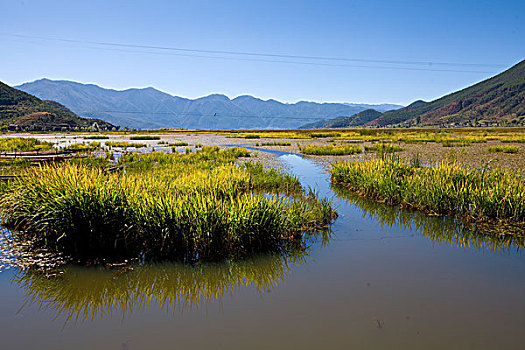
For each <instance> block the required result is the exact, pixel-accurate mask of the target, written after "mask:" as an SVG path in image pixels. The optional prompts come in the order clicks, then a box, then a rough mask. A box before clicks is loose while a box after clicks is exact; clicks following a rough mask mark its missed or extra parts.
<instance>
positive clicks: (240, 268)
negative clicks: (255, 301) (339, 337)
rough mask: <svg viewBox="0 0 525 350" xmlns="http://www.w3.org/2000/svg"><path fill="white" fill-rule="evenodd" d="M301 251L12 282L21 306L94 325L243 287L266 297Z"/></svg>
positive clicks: (29, 275)
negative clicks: (116, 316)
mask: <svg viewBox="0 0 525 350" xmlns="http://www.w3.org/2000/svg"><path fill="white" fill-rule="evenodd" d="M307 256H308V253H307V252H306V251H303V250H299V251H297V252H294V253H291V254H288V255H267V256H259V257H256V258H251V259H246V260H241V261H227V262H222V263H206V264H205V263H197V264H195V265H187V264H182V263H158V264H145V265H132V266H129V267H124V268H122V269H118V270H115V269H112V270H108V269H103V268H86V267H79V266H73V265H70V266H66V267H64V268H62V269H60V270H59V271H58V272H59V273H57V274H56V275H55V276H53V277H50V276H49V274H46V273H43V272H41V271H40V272H38V271H34V270H26V271H21V272H19V273H18V274H17V276H16V277H15V282H16V283H17V284H18V286H19V287H20V288H21V289H22V290H23V292H24V293H25V294H26V295H27V296H28V298H29V300H28V303H27V304H26V305H35V304H36V305H37V306H38V307H39V308H43V309H47V310H52V311H54V312H56V313H57V318H58V317H64V318H65V322H66V324H67V323H69V322H77V321H86V320H91V321H95V320H97V319H102V318H105V317H110V316H112V315H113V314H115V313H119V312H121V313H122V316H123V317H125V316H127V315H129V316H131V315H132V314H133V312H136V311H138V310H141V309H145V308H147V307H151V306H157V307H159V308H161V309H166V310H173V311H174V310H176V309H177V308H179V309H181V310H184V309H185V308H188V307H190V308H192V307H199V306H200V305H201V304H206V303H208V302H213V301H217V300H220V299H221V298H222V296H223V295H224V294H235V293H236V291H237V290H239V289H241V288H243V287H248V288H253V289H255V290H256V291H257V292H259V293H262V292H269V291H271V290H273V289H274V288H276V287H277V286H278V285H279V284H283V283H284V281H285V278H286V277H287V276H288V275H289V274H290V272H291V270H292V269H293V268H294V267H295V266H297V265H301V264H304V263H305V262H306V260H307Z"/></svg>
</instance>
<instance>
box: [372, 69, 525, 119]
mask: <svg viewBox="0 0 525 350" xmlns="http://www.w3.org/2000/svg"><path fill="white" fill-rule="evenodd" d="M523 120H525V61H521V62H520V63H518V64H516V65H515V66H513V67H512V68H510V69H508V70H506V71H505V72H503V73H501V74H498V75H496V76H494V77H492V78H490V79H487V80H484V81H482V82H480V83H478V84H476V85H473V86H471V87H468V88H466V89H463V90H461V91H458V92H455V93H452V94H450V95H446V96H444V97H441V98H440V99H437V100H435V101H432V102H428V103H425V102H423V101H416V102H415V103H413V104H411V105H409V106H407V107H405V108H401V109H398V110H395V111H388V112H385V113H383V115H382V116H380V117H379V118H377V119H374V120H373V121H371V122H369V123H368V124H367V125H369V126H386V125H395V124H400V123H405V124H409V125H422V126H423V125H450V124H452V123H454V124H456V125H457V124H459V125H465V124H473V123H477V124H479V123H499V124H504V123H508V122H513V123H514V124H517V123H521V122H523Z"/></svg>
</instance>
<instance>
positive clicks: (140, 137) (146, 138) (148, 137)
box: [129, 135, 160, 141]
mask: <svg viewBox="0 0 525 350" xmlns="http://www.w3.org/2000/svg"><path fill="white" fill-rule="evenodd" d="M129 139H130V140H144V141H146V140H160V136H152V135H136V136H131V137H130V138H129Z"/></svg>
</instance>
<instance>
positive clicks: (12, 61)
mask: <svg viewBox="0 0 525 350" xmlns="http://www.w3.org/2000/svg"><path fill="white" fill-rule="evenodd" d="M0 14H1V20H0V33H2V34H1V35H0V45H1V46H0V47H1V48H2V50H1V52H2V53H1V54H0V67H1V69H0V80H1V81H4V82H6V83H7V84H10V85H16V84H20V83H23V82H27V81H32V80H35V79H39V78H43V77H47V78H51V79H68V80H74V81H79V82H85V83H95V84H98V85H101V86H104V87H109V88H116V89H123V88H128V87H146V86H153V87H155V88H158V89H160V90H163V91H166V92H169V93H171V94H175V95H180V96H185V97H191V98H194V97H199V96H204V95H207V94H210V93H224V94H226V95H228V96H230V97H235V96H238V95H241V94H251V95H254V96H258V97H261V98H265V99H266V98H275V99H278V100H281V101H289V102H294V101H298V100H311V101H340V102H369V103H381V102H390V103H401V104H408V103H410V102H412V101H413V100H416V99H425V100H430V99H434V98H437V97H439V96H441V95H443V94H446V93H449V92H452V91H455V90H457V89H460V88H462V87H466V86H468V85H470V84H472V83H475V82H478V81H481V80H483V79H485V78H487V77H489V76H491V75H493V73H496V72H499V71H501V70H504V69H505V68H507V67H509V66H511V65H513V64H515V63H517V62H519V61H520V60H522V59H524V58H525V25H524V23H525V1H523V0H520V1H504V0H503V1H483V0H476V1H421V0H420V1H373V0H368V1H320V0H319V1H308V0H302V1H211V0H208V1H197V0H186V1H176V0H175V1H154V0H150V1H108V0H104V1H98V0H91V1H71V0H68V1H42V0H40V1H34V0H24V1H16V0H0ZM5 34H18V35H26V36H33V37H34V36H39V37H44V38H48V39H49V38H55V39H70V40H74V41H72V42H65V41H56V40H44V39H37V38H29V37H15V36H11V35H5ZM77 41H83V42H84V43H80V42H77ZM87 41H90V42H112V43H123V44H138V45H149V46H162V47H172V48H188V49H197V50H221V51H238V52H251V53H264V54H284V55H297V56H323V57H331V58H349V59H364V60H387V61H391V60H394V61H408V62H417V61H423V62H433V63H434V64H433V65H431V66H429V65H427V64H400V63H398V64H391V63H374V62H366V61H365V62H356V61H329V60H328V61H327V60H307V59H304V58H295V59H286V58H282V57H277V58H271V57H257V56H241V55H226V54H220V55H218V54H210V53H201V54H196V53H192V52H186V53H184V52H180V51H170V50H158V49H144V48H130V47H116V46H102V45H99V44H88V43H85V42H87ZM181 53H182V54H186V55H188V56H181V55H180V54H181ZM196 56H207V57H196ZM210 56H213V57H214V58H209V57H210ZM239 58H243V59H246V58H248V59H249V60H239ZM267 61H280V62H267ZM282 61H288V62H290V61H292V63H282ZM297 62H306V63H308V64H298V63H297ZM443 62H450V63H463V64H490V65H497V66H469V65H467V66H459V65H453V66H447V65H440V64H438V63H443ZM310 63H315V64H313V65H312V64H310ZM319 63H320V65H317V64H319ZM334 65H335V66H334ZM341 65H346V66H341ZM359 66H361V67H359ZM363 66H365V67H363ZM382 67H389V69H385V68H382ZM390 68H417V69H436V70H459V71H478V72H476V73H472V72H449V71H427V70H405V69H390Z"/></svg>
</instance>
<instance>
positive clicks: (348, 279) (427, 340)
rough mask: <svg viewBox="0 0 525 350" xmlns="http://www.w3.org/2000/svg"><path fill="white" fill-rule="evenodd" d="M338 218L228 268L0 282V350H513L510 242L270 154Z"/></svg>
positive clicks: (520, 263) (520, 283) (521, 319)
mask: <svg viewBox="0 0 525 350" xmlns="http://www.w3.org/2000/svg"><path fill="white" fill-rule="evenodd" d="M278 156H280V159H281V160H282V161H283V162H285V163H286V165H287V166H288V167H289V169H290V171H291V172H292V173H294V174H297V175H298V176H300V178H301V181H302V182H303V184H304V185H306V186H310V187H312V188H314V189H315V190H317V191H318V193H319V194H320V195H322V196H328V197H330V198H332V199H333V201H334V202H335V204H336V206H337V210H338V213H339V218H338V220H337V221H336V223H335V224H334V225H333V233H332V235H331V237H330V238H329V239H327V240H324V241H323V240H321V239H317V240H311V242H310V247H309V249H308V250H307V252H306V253H302V254H292V255H291V256H288V257H282V256H261V257H256V258H253V259H249V260H247V261H242V262H237V263H222V264H210V265H197V266H193V267H190V266H184V265H180V264H156V265H146V266H134V267H133V269H130V270H118V269H114V270H105V269H94V268H81V267H69V268H67V269H66V272H65V273H64V275H63V277H61V278H43V277H41V276H39V275H34V274H30V273H27V272H21V271H17V270H16V269H9V270H4V271H3V272H1V273H0V339H1V344H2V345H1V348H2V349H32V348H38V349H167V348H170V349H171V348H177V349H443V348H448V349H523V348H524V347H525V332H524V329H525V298H524V294H525V259H524V256H523V249H522V248H521V247H522V245H521V244H520V242H512V241H508V240H504V239H502V238H497V237H496V238H494V237H493V238H479V236H473V235H472V233H471V232H469V231H467V230H465V229H464V228H462V226H461V224H460V223H457V222H454V221H453V220H452V219H449V218H441V217H429V216H426V215H422V214H419V213H416V212H410V211H403V210H399V209H396V208H392V207H388V206H385V205H382V204H378V203H375V202H372V201H368V200H365V199H362V198H359V197H356V196H354V195H352V194H350V193H347V192H346V191H344V190H341V189H338V188H333V189H332V188H331V187H330V183H329V178H328V174H327V173H326V172H325V171H324V170H323V169H322V168H321V167H319V166H317V165H316V164H314V163H312V162H311V161H309V160H306V159H303V158H301V157H299V156H297V155H291V154H282V155H278Z"/></svg>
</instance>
